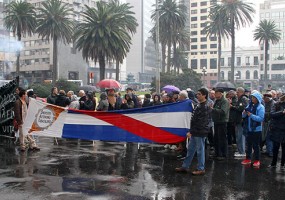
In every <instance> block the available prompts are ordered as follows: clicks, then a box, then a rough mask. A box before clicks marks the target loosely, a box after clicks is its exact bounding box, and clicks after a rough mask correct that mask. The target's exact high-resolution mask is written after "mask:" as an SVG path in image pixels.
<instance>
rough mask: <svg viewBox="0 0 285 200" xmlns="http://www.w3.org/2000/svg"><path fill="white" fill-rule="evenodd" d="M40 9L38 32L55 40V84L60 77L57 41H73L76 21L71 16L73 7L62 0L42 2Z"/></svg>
mask: <svg viewBox="0 0 285 200" xmlns="http://www.w3.org/2000/svg"><path fill="white" fill-rule="evenodd" d="M38 11H39V14H38V16H37V18H38V27H37V33H38V34H39V36H41V37H42V38H43V39H47V40H52V41H53V61H52V62H53V69H52V81H53V84H55V82H56V80H57V79H58V67H57V43H58V41H62V42H63V43H64V44H66V43H70V42H71V41H72V33H73V27H74V23H73V21H72V19H71V18H70V17H69V16H71V15H72V12H73V9H71V8H70V7H69V5H68V4H65V3H63V2H61V1H60V0H47V1H44V2H42V7H40V8H39V9H38Z"/></svg>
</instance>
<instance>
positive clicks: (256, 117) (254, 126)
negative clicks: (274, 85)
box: [242, 92, 265, 132]
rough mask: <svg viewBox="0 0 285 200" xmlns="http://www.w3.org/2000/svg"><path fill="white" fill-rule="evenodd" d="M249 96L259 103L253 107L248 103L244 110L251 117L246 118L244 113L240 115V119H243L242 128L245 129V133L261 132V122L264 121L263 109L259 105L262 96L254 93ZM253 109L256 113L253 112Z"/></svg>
mask: <svg viewBox="0 0 285 200" xmlns="http://www.w3.org/2000/svg"><path fill="white" fill-rule="evenodd" d="M251 95H252V96H254V97H255V98H257V100H258V102H259V103H258V104H257V105H254V104H253V103H252V102H250V103H249V105H248V106H247V107H246V108H245V110H246V111H249V112H250V113H251V115H250V116H248V115H247V114H246V113H243V114H242V117H243V118H244V121H243V122H244V126H243V128H244V129H246V130H245V131H246V132H260V131H262V122H263V121H264V114H265V108H264V106H263V105H262V104H261V102H262V96H261V94H260V93H258V92H255V93H253V94H251ZM255 108H256V111H254V109H255Z"/></svg>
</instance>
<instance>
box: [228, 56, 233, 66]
mask: <svg viewBox="0 0 285 200" xmlns="http://www.w3.org/2000/svg"><path fill="white" fill-rule="evenodd" d="M231 62H232V58H231V57H228V66H231Z"/></svg>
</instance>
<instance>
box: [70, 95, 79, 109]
mask: <svg viewBox="0 0 285 200" xmlns="http://www.w3.org/2000/svg"><path fill="white" fill-rule="evenodd" d="M70 101H71V102H70V104H69V108H72V109H76V110H79V108H80V105H79V101H78V97H77V96H76V95H75V94H74V95H72V96H71V97H70Z"/></svg>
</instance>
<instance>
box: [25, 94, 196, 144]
mask: <svg viewBox="0 0 285 200" xmlns="http://www.w3.org/2000/svg"><path fill="white" fill-rule="evenodd" d="M192 110H193V107H192V102H191V100H187V101H182V102H178V103H171V104H164V105H160V106H153V107H147V108H138V109H130V110H118V111H110V112H98V111H95V112H94V111H83V110H73V109H64V108H61V107H58V106H54V105H51V104H47V103H44V102H40V101H37V100H35V99H31V101H30V104H29V108H28V113H27V117H26V119H25V121H24V125H23V128H24V134H29V133H30V134H36V135H42V136H49V137H60V138H77V139H86V140H102V141H120V142H141V143H163V144H165V143H167V144H170V143H177V142H181V141H183V140H185V136H186V133H187V131H188V130H189V129H190V121H191V116H192Z"/></svg>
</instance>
